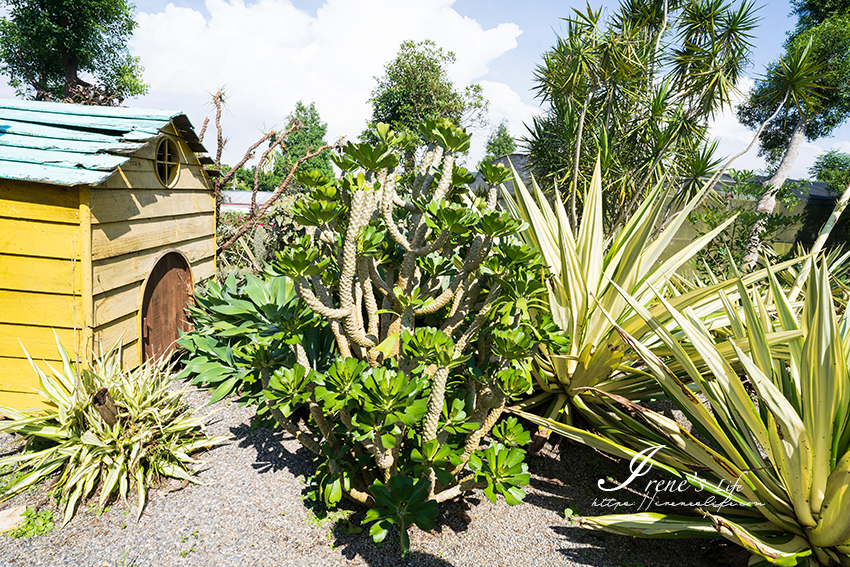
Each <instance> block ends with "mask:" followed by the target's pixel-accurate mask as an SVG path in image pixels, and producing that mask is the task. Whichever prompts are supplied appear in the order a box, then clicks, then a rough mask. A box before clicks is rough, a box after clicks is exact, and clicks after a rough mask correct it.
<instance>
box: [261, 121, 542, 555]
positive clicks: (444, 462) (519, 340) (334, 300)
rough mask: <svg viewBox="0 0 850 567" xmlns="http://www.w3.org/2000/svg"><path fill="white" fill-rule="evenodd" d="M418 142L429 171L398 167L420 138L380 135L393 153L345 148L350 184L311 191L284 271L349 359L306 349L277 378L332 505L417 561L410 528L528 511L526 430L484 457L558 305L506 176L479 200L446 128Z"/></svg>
mask: <svg viewBox="0 0 850 567" xmlns="http://www.w3.org/2000/svg"><path fill="white" fill-rule="evenodd" d="M420 134H421V135H422V137H423V138H424V139H425V141H426V144H427V145H426V146H425V148H424V152H423V155H422V160H421V163H420V164H419V165H418V167H417V168H416V170H415V171H412V172H411V171H406V172H402V171H401V168H399V160H398V157H397V155H396V154H397V152H402V151H404V150H405V149H407V148H409V147H410V139H409V138H407V137H405V136H400V135H398V134H396V133H394V132H393V131H392V130H390V129H389V127H387V126H386V125H383V124H382V125H379V126H378V127H377V137H378V139H379V140H380V142H379V143H377V144H366V143H358V144H354V143H348V144H347V145H346V146H345V147H344V148H343V152H342V155H341V156H339V157H337V158H336V159H335V161H336V164H337V166H338V167H339V168H340V169H341V170H342V171H343V175H342V177H341V179H339V180H331V179H327V178H325V177H322V176H321V175H318V174H316V173H313V172H311V173H310V174H304V175H301V176H300V178H299V181H300V182H301V183H302V184H303V185H304V186H307V187H309V188H310V194H309V196H308V197H307V198H306V199H304V200H302V201H301V202H299V203H298V204H297V205H296V209H295V217H296V220H297V221H298V222H299V223H300V224H302V225H304V226H306V227H308V234H307V236H305V238H303V239H302V240H301V241H299V243H298V244H297V245H296V246H293V247H292V248H290V249H288V250H286V251H285V252H284V253H282V254H280V255H279V258H278V261H279V268H280V269H281V270H282V271H283V272H284V273H286V275H288V276H289V277H290V278H292V279H293V281H294V284H295V290H296V292H297V293H298V295H299V296H300V298H301V299H302V300H303V302H304V303H305V304H306V305H307V306H309V307H310V309H312V310H313V311H315V312H316V313H318V314H320V315H322V316H323V317H326V318H327V319H328V320H329V321H330V326H331V329H332V331H333V333H334V336H335V337H336V342H337V347H338V349H339V357H338V358H337V359H336V361H335V362H334V363H333V364H332V365H331V366H330V368H326V369H321V368H315V367H314V366H313V365H311V363H310V360H309V357H308V356H307V353H306V351H305V350H304V349H303V348H302V347H301V345H300V344H298V342H297V340H296V341H295V343H296V344H294V348H295V351H296V354H297V360H298V365H296V366H295V367H293V368H291V369H287V370H285V371H283V372H277V373H275V374H272V373H270V372H266V373H265V375H264V377H263V379H264V382H265V387H266V396H267V397H268V398H269V400H270V405H271V406H272V407H273V414H274V415H275V417H276V419H277V420H278V421H279V422H280V424H281V425H282V426H283V427H284V428H286V429H287V430H289V431H290V432H291V433H293V434H295V435H297V436H298V437H299V439H300V440H301V441H302V443H303V444H304V445H305V446H306V447H307V448H308V449H311V450H313V451H314V452H316V453H318V454H320V455H323V456H324V457H325V459H324V462H323V463H322V464H321V465H320V468H319V471H318V473H317V475H316V478H317V479H319V480H318V482H319V485H320V486H319V487H320V491H321V493H322V495H323V497H324V499H325V501H326V502H327V503H328V504H333V503H335V502H337V501H339V500H340V499H341V498H342V496H343V495H345V496H348V497H349V498H351V499H353V500H355V501H358V502H360V503H363V504H366V505H367V506H370V507H371V508H372V510H371V511H370V513H369V514H368V515H367V517H366V521H367V522H374V524H373V525H372V527H371V534H372V536H373V537H374V538H375V540H376V541H380V540H381V539H383V538H384V537H385V536H386V534H387V533H388V528H389V525H390V524H396V525H397V526H398V527H399V529H400V532H401V543H402V549H403V550H404V551H406V549H407V547H408V545H409V541H408V539H407V533H406V528H407V527H408V526H409V525H410V524H412V523H414V524H416V525H418V526H420V527H421V528H424V529H430V528H429V526H431V525H432V523H433V520H434V518H435V517H436V514H437V503H439V502H442V501H445V500H448V499H450V498H454V497H456V496H458V495H460V494H462V493H463V492H465V491H467V490H470V489H472V488H476V487H480V488H485V489H486V490H485V494H486V495H487V496H488V497H490V498H493V499H495V495H496V493H501V494H503V495H504V496H505V498H506V500H507V501H508V503H510V504H515V503H518V502H519V500H520V499H521V498H522V497H523V496H524V492H523V491H522V489H520V488H519V486H521V485H523V484H526V483H527V482H528V473H527V468H526V466H525V464H524V463H523V462H522V460H523V455H524V452H523V451H522V450H521V449H519V448H518V447H516V446H515V445H516V444H517V443H516V442H515V440H516V439H524V438H526V437H527V436H523V435H521V433H522V431H521V428H519V425H518V424H516V423H515V422H512V423H511V426H510V427H508V428H504V427H503V428H499V429H498V434H497V433H496V432H494V434H493V436H494V437H495V438H496V439H497V440H496V441H493V442H492V443H490V444H489V445H487V446H482V442H483V440H484V436H485V435H487V434H488V432H490V431H491V429H492V428H493V426H494V425H495V424H496V421H497V420H498V418H499V416H500V415H501V413H502V410H503V408H504V406H505V403H506V401H508V400H510V399H511V398H514V397H516V396H518V395H520V394H522V393H524V392H527V391H528V390H529V388H530V378H529V373H528V369H527V366H526V362H527V359H528V357H529V354H530V353H531V351H532V349H533V348H534V346H535V342H534V340H533V339H532V338H531V337H532V336H533V333H532V332H531V331H530V330H529V327H528V326H527V325H528V320H529V317H530V313H529V311H530V310H533V309H534V308H535V306H537V305H542V303H541V298H542V297H544V294H545V288H544V287H543V284H542V282H541V281H540V280H539V277H538V278H537V279H536V278H535V273H539V271H537V272H536V270H539V268H540V262H539V261H538V255H537V253H536V251H535V250H533V249H531V248H528V247H527V246H525V245H523V244H522V243H521V242H520V241H519V240H518V239H516V238H515V237H514V236H513V235H514V234H515V233H516V232H517V231H518V230H519V229H520V228H521V225H522V223H521V222H520V221H516V220H514V219H512V218H511V217H510V216H509V215H508V214H506V213H504V212H499V211H497V210H496V204H497V202H496V199H497V186H498V184H499V183H500V182H501V181H503V180H504V179H505V178H506V177H507V175H508V172H507V170H505V169H504V168H498V167H493V166H489V167H485V169H484V171H483V173H484V175H485V179H486V182H487V184H488V186H489V190H488V191H487V192H486V194H485V195H480V196H476V195H472V194H470V192H469V191H468V189H467V185H468V184H469V182H470V181H471V180H472V176H471V175H470V174H469V173H468V172H467V171H466V170H465V169H463V168H460V167H458V166H457V165H456V164H455V158H456V156H457V154H458V153H459V152H462V151H464V150H466V149H467V148H468V147H469V138H470V136H469V135H468V134H466V133H465V132H464V131H462V130H460V129H458V128H456V127H454V126H453V125H451V124H450V123H448V122H446V121H435V122H428V123H426V124H424V125H423V126H422V127H421V129H420ZM400 194H403V195H406V196H408V199H407V200H404V199H402V197H401V196H400ZM299 408H305V409H306V414H308V415H309V418H308V419H307V420H305V425H306V427H299V425H298V424H297V423H296V422H295V421H294V417H293V416H295V415H298V414H297V412H298V411H299ZM305 429H307V431H305ZM498 439H501V441H499V440H498Z"/></svg>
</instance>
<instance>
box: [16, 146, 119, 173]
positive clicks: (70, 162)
mask: <svg viewBox="0 0 850 567" xmlns="http://www.w3.org/2000/svg"><path fill="white" fill-rule="evenodd" d="M127 159H128V158H127V157H125V156H113V155H109V154H81V153H77V152H62V151H50V150H34V149H31V148H16V147H12V146H0V160H3V161H17V162H21V163H33V164H43V165H49V166H53V167H71V168H77V169H80V168H82V169H94V170H97V171H112V170H113V169H115V168H116V167H118V166H119V165H121V164H122V163H124V162H125V161H127Z"/></svg>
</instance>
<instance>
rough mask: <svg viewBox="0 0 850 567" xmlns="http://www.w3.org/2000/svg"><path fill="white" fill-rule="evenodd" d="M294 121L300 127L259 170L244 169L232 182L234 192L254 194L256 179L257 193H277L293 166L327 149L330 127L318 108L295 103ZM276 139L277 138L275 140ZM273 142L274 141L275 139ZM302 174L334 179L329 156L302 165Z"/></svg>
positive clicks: (277, 145)
mask: <svg viewBox="0 0 850 567" xmlns="http://www.w3.org/2000/svg"><path fill="white" fill-rule="evenodd" d="M291 118H292V119H293V120H294V121H295V123H296V124H298V125H299V126H298V128H296V129H294V130H292V131H291V132H290V133H288V134H287V135H286V136H285V137H284V138H283V140H281V141H280V143H276V144H275V150H274V151H273V152H272V154H271V155H270V156H268V159H267V160H266V161H265V162H264V163H263V166H262V167H260V170H259V172H258V171H257V166H252V167H243V168H241V169H239V170H238V171H237V172H236V173H235V174H234V175H233V178H232V179H231V183H232V185H231V188H232V189H236V190H241V191H253V190H254V177H255V176H256V181H257V184H256V185H257V189H258V190H259V191H275V190H276V189H277V188H278V187H279V186H280V183H281V181H283V180H284V179H285V178H286V176H287V175H288V174H289V171H290V170H291V169H292V166H293V164H294V163H295V162H296V161H298V159H299V158H301V157H303V156H305V155H307V154H308V153H311V152H313V151H314V150H316V149H317V148H320V147H326V146H327V145H328V144H327V142H325V134H327V131H328V125H327V123H325V122H322V120H321V117H320V116H319V111H318V110H316V105H315V104H314V103H312V102H311V103H310V105H309V106H305V105H304V103H303V102H302V101H300V100H299V101H298V102H297V103H295V111H294V112H293V113H292V115H291ZM273 138H274V137H273ZM272 141H273V142H274V139H272ZM227 167H228V166H223V168H224V169H223V170H222V173H226V172H227V171H229V170H228V169H227ZM301 169H302V170H303V171H314V170H316V171H318V172H319V173H321V174H322V175H324V176H325V177H328V178H332V177H333V176H334V170H333V166H332V165H331V158H330V157H329V156H328V154H327V152H323V153H320V154H319V155H317V156H315V157H312V158H310V159H308V160H307V161H305V162H304V163H303V164H301Z"/></svg>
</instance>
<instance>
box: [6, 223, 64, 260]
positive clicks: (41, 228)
mask: <svg viewBox="0 0 850 567" xmlns="http://www.w3.org/2000/svg"><path fill="white" fill-rule="evenodd" d="M79 233H80V227H79V225H74V224H60V223H50V222H41V221H32V220H18V219H7V218H3V217H0V254H15V255H17V256H35V257H38V258H67V259H69V260H70V259H72V258H76V259H79V258H80V238H79V237H80V234H79Z"/></svg>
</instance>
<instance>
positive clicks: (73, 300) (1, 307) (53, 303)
mask: <svg viewBox="0 0 850 567" xmlns="http://www.w3.org/2000/svg"><path fill="white" fill-rule="evenodd" d="M75 317H76V319H75ZM0 321H2V322H3V323H17V324H20V325H38V326H44V327H66V328H69V329H73V328H74V324H75V323H76V324H77V325H82V323H83V302H82V300H81V298H80V297H79V296H73V295H56V294H47V293H31V292H26V291H8V290H0Z"/></svg>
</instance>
